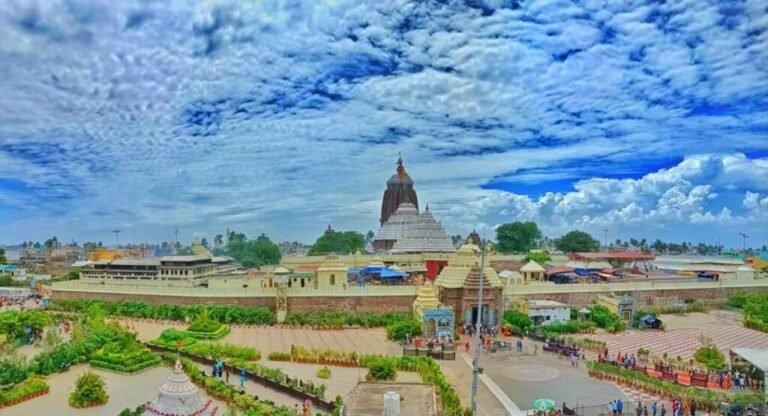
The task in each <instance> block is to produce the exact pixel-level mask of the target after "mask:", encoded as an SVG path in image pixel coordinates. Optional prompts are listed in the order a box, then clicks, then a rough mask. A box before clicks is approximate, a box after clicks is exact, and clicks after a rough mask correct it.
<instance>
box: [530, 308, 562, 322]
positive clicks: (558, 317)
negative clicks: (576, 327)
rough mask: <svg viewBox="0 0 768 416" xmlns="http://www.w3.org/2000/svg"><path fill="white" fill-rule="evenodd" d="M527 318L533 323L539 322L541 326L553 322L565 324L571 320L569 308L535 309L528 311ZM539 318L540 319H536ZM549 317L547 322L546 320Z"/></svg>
mask: <svg viewBox="0 0 768 416" xmlns="http://www.w3.org/2000/svg"><path fill="white" fill-rule="evenodd" d="M528 317H529V318H531V320H532V321H534V322H539V320H541V324H542V325H548V324H552V323H555V322H565V321H570V320H571V308H568V307H559V308H536V309H529V310H528ZM537 317H540V318H537ZM547 317H549V320H547Z"/></svg>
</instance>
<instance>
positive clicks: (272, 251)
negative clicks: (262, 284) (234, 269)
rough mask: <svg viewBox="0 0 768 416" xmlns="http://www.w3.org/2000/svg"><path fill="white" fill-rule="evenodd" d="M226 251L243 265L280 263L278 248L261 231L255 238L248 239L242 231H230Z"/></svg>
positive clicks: (257, 265) (255, 265)
mask: <svg viewBox="0 0 768 416" xmlns="http://www.w3.org/2000/svg"><path fill="white" fill-rule="evenodd" d="M226 253H227V255H229V256H232V257H233V258H234V259H235V260H237V261H238V262H239V263H240V264H242V265H243V266H244V267H261V266H264V265H266V264H278V263H280V248H279V247H278V246H277V244H275V243H273V242H272V240H270V239H269V237H267V235H266V234H263V233H262V234H261V235H260V236H258V237H257V238H256V239H255V240H249V239H248V238H247V237H246V235H245V234H243V233H235V232H234V231H232V232H230V234H229V238H228V240H227V249H226Z"/></svg>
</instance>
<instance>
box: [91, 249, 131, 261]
mask: <svg viewBox="0 0 768 416" xmlns="http://www.w3.org/2000/svg"><path fill="white" fill-rule="evenodd" d="M123 257H125V253H124V252H123V250H109V249H106V248H100V249H96V250H93V251H91V252H90V253H88V260H90V261H112V260H115V259H120V258H123Z"/></svg>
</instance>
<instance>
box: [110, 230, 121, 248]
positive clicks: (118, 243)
mask: <svg viewBox="0 0 768 416" xmlns="http://www.w3.org/2000/svg"><path fill="white" fill-rule="evenodd" d="M112 232H113V233H115V250H117V249H118V248H120V239H119V238H118V236H119V235H120V233H122V232H123V230H118V229H114V230H112Z"/></svg>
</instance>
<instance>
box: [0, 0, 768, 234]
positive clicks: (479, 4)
mask: <svg viewBox="0 0 768 416" xmlns="http://www.w3.org/2000/svg"><path fill="white" fill-rule="evenodd" d="M629 3H630V2H615V3H610V2H602V3H601V2H587V3H584V2H569V1H566V0H543V1H494V0H479V1H471V2H470V1H466V2H464V1H450V2H417V1H413V2H407V1H398V2H394V1H393V2H378V3H376V4H364V3H360V2H358V1H351V0H341V1H336V2H333V3H326V2H298V3H290V5H270V4H269V3H268V2H264V3H261V2H236V1H223V0H222V1H206V2H199V1H193V0H188V1H178V2H146V1H125V2H117V3H112V2H104V1H97V0H90V1H86V0H66V1H65V0H51V1H41V2H4V3H2V4H0V21H2V23H3V24H1V25H0V59H1V60H2V62H3V63H4V64H3V66H2V68H0V74H2V76H0V90H2V91H3V94H2V95H1V96H0V244H15V243H20V242H21V241H28V240H33V241H41V242H42V241H44V240H45V239H47V238H50V237H52V236H54V235H55V236H57V237H58V238H59V240H61V241H70V240H72V239H75V240H77V241H78V242H80V243H82V242H84V241H99V240H101V241H102V242H103V243H104V244H106V245H112V244H113V243H114V235H113V234H112V230H114V229H120V230H122V233H121V234H120V241H121V242H122V241H125V242H135V243H140V242H146V241H150V242H160V241H174V240H175V234H174V230H175V228H177V227H178V228H179V230H180V233H179V239H180V240H182V241H187V242H190V241H192V240H193V239H195V238H202V237H207V238H208V239H209V240H211V239H212V238H213V236H215V235H216V234H217V233H224V232H225V230H226V229H227V228H229V229H232V230H237V231H241V232H245V233H246V234H248V235H249V236H257V235H258V234H260V233H262V232H263V233H266V234H267V235H269V236H270V237H271V238H272V239H273V240H274V241H278V242H279V241H284V240H291V241H293V240H297V241H301V242H305V243H311V242H313V241H314V240H315V238H317V237H318V236H319V235H321V234H322V232H323V230H324V229H325V227H326V226H327V225H328V224H329V223H330V224H332V225H333V227H334V228H335V229H338V230H357V231H360V232H362V233H365V232H367V231H368V230H373V231H376V229H377V228H378V225H379V224H378V220H379V210H380V201H381V196H382V193H383V192H384V189H385V182H386V180H387V179H388V178H389V176H391V175H392V173H393V172H394V169H395V161H396V160H397V158H398V154H399V153H400V152H402V157H403V159H404V161H405V165H406V167H407V169H408V172H409V174H410V175H411V177H412V178H413V180H414V182H415V188H416V190H417V191H418V193H419V204H420V207H424V206H426V205H427V204H429V206H430V211H432V212H433V214H434V215H435V217H436V218H437V219H438V220H440V221H442V222H443V224H444V225H445V228H446V231H447V232H448V233H449V234H451V235H453V234H462V235H466V234H468V233H469V232H470V231H471V230H472V229H477V230H478V231H479V232H480V233H481V235H482V236H483V237H484V238H493V237H494V233H493V229H494V227H495V226H497V225H498V224H502V223H507V222H512V221H529V220H530V221H535V222H537V223H538V224H539V225H540V227H541V228H542V231H543V233H544V234H545V235H547V236H549V237H553V238H554V237H558V236H560V235H562V234H565V233H566V232H568V231H570V230H573V229H580V230H584V231H587V232H589V233H591V234H592V235H593V236H594V237H595V238H597V239H598V240H600V241H601V242H602V241H603V239H604V232H603V230H604V229H608V230H609V231H608V241H609V242H610V241H614V240H616V239H617V238H620V239H622V240H625V239H629V238H630V237H634V238H646V239H648V240H649V241H653V240H654V239H656V238H659V239H661V240H663V241H667V242H682V241H691V242H694V243H698V242H707V243H709V244H716V243H717V241H718V238H720V241H721V242H722V244H723V245H725V246H726V247H734V248H738V247H741V246H742V238H741V236H740V235H739V233H740V232H744V233H746V234H748V235H750V239H749V240H748V241H747V245H748V246H753V247H760V246H762V245H764V244H768V121H766V120H768V72H766V71H765V68H766V67H768V37H767V36H766V35H765V33H766V32H765V30H766V29H765V27H764V24H763V23H762V22H765V21H766V19H767V18H768V16H767V15H768V12H767V11H766V9H765V7H764V2H760V1H756V0H755V1H745V2H742V3H738V4H730V3H729V4H727V5H725V4H721V2H717V1H715V0H710V1H699V2H696V7H688V6H682V5H679V4H669V3H666V4H655V3H654V4H629ZM761 25H762V26H761Z"/></svg>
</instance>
